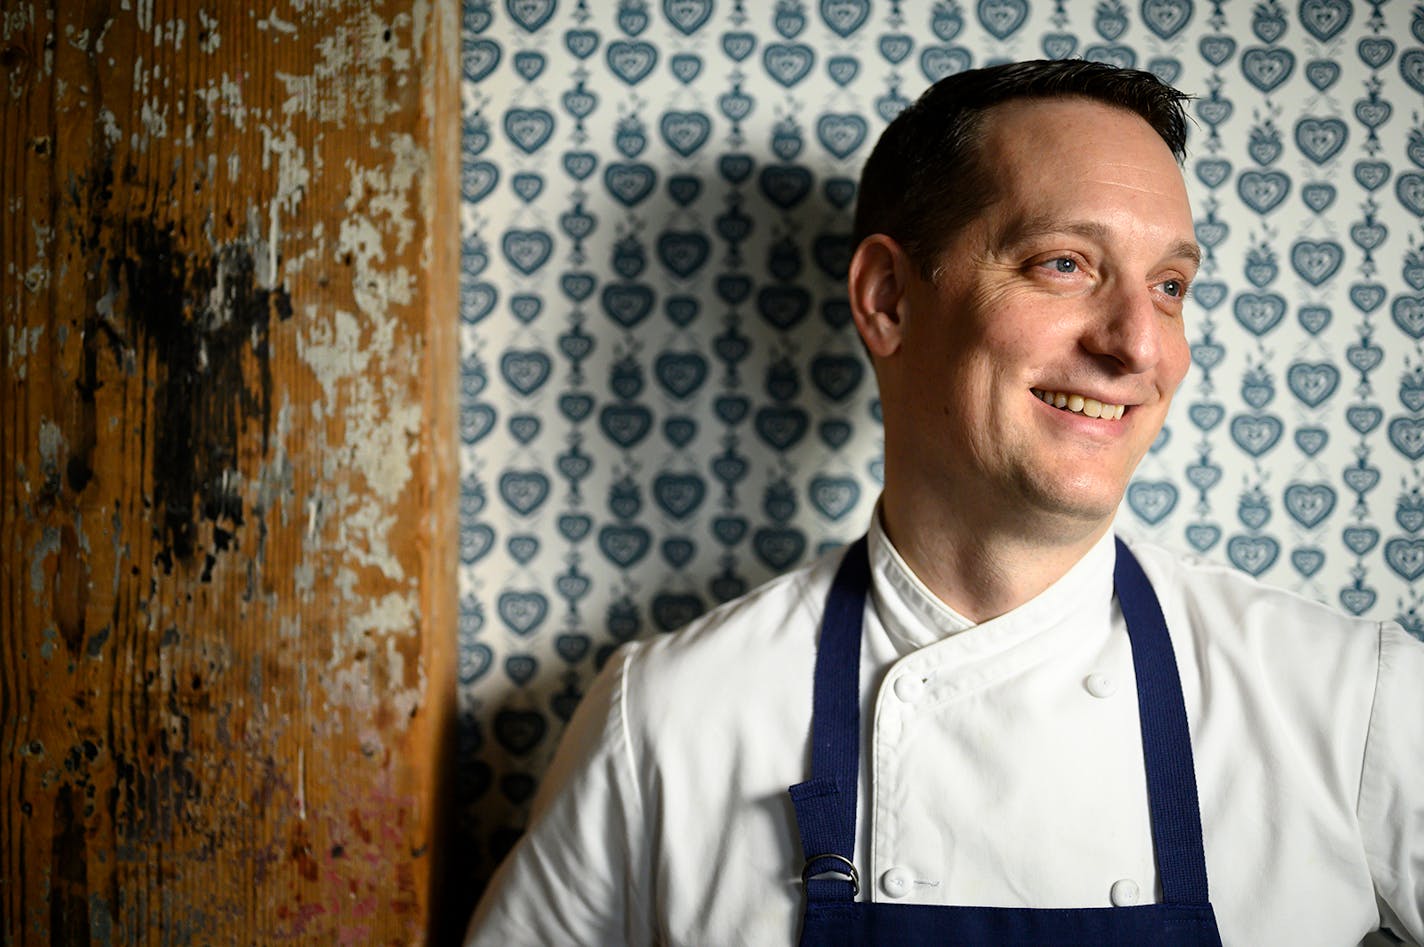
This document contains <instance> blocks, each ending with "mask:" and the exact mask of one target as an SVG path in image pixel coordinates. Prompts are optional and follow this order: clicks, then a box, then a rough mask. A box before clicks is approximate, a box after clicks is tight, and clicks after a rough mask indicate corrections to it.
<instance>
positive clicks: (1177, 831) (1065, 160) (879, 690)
mask: <svg viewBox="0 0 1424 947" xmlns="http://www.w3.org/2000/svg"><path fill="white" fill-rule="evenodd" d="M1181 98H1182V97H1181V95H1180V94H1179V93H1177V92H1176V91H1175V90H1173V89H1171V88H1169V87H1167V86H1165V85H1163V84H1161V83H1160V82H1158V81H1157V80H1156V79H1155V78H1153V77H1152V76H1150V75H1148V74H1146V73H1140V72H1133V71H1127V70H1117V69H1113V68H1110V67H1107V66H1102V65H1098V64H1093V63H1085V62H1079V61H1073V62H1037V63H1018V64H1011V65H1007V66H998V67H992V68H989V69H982V70H976V71H973V72H966V73H961V74H958V75H956V76H952V77H950V78H947V79H945V80H943V81H941V82H940V83H938V84H937V85H936V86H934V87H933V88H932V89H930V90H929V91H928V92H927V93H925V95H924V96H922V97H921V99H920V100H919V101H918V102H917V103H916V104H915V105H913V106H912V107H911V108H909V109H907V110H906V111H905V112H903V113H902V114H901V115H900V116H899V117H898V118H897V119H896V120H895V121H894V122H892V123H891V125H890V126H889V127H888V128H887V129H886V131H885V134H884V135H883V136H882V138H881V140H880V142H879V143H878V144H877V146H876V149H875V151H874V153H873V154H872V156H871V157H870V159H869V161H868V162H867V165H866V168H865V171H864V174H863V176H862V182H861V192H860V195H859V198H858V205H857V212H856V229H857V238H858V247H857V250H856V252H855V254H854V257H853V259H852V262H851V265H850V271H849V279H848V291H849V297H850V303H851V309H852V312H853V313H854V316H855V322H856V326H857V328H858V329H859V331H860V334H861V337H862V339H863V340H864V342H865V346H866V349H867V350H868V352H869V354H870V356H871V359H872V362H873V364H874V368H875V372H876V377H877V380H878V382H879V386H880V393H881V402H882V408H883V414H884V419H885V488H884V493H883V494H882V496H881V500H880V503H879V506H878V509H877V512H876V516H875V517H874V519H873V521H872V523H871V524H870V529H869V532H868V534H867V536H866V537H865V538H864V539H863V540H861V541H858V542H856V543H854V544H852V545H851V546H850V547H849V548H848V549H846V550H844V551H840V552H836V553H834V554H832V555H829V556H827V557H826V558H824V559H823V560H821V561H820V562H817V563H814V564H812V565H810V566H808V567H806V568H804V569H801V570H799V571H797V572H794V573H791V574H789V575H787V576H783V577H782V578H780V579H777V580H776V581H774V582H772V583H769V584H768V585H766V586H763V587H762V588H760V589H758V590H756V591H755V592H753V593H751V594H750V595H748V596H747V597H745V598H743V599H740V600H738V601H736V602H732V603H729V604H727V605H725V606H723V607H722V608H720V609H717V610H716V611H714V612H712V613H710V614H709V615H707V616H705V617H704V618H702V619H700V620H699V621H697V622H695V623H694V624H693V625H692V626H690V627H689V628H687V629H684V630H683V631H682V632H680V633H678V634H676V635H672V636H665V637H662V638H659V639H657V640H655V641H648V642H639V643H635V644H632V645H629V646H627V647H625V648H624V649H623V650H621V651H620V652H619V653H618V654H617V655H615V656H614V657H613V658H612V659H611V660H610V661H609V663H608V666H607V667H606V668H605V669H604V671H603V673H602V674H601V675H600V676H599V678H598V680H597V681H596V682H595V684H594V685H593V687H592V688H591V689H590V692H589V693H588V695H587V696H586V698H585V700H584V703H583V705H581V707H580V709H579V712H578V714H577V715H576V716H575V719H574V721H573V723H572V725H571V726H570V728H569V731H568V734H567V735H566V737H565V740H564V743H563V744H562V746H561V748H560V751H559V754H558V756H557V758H556V760H555V762H554V765H553V767H552V769H551V770H550V773H549V775H548V777H547V778H546V781H545V784H544V786H543V787H542V788H541V791H540V796H539V799H538V800H537V802H536V805H535V815H534V822H533V824H532V826H531V828H530V831H529V833H528V835H527V836H526V837H525V838H524V839H523V840H522V842H521V843H520V844H519V846H518V847H517V848H516V849H515V851H514V852H513V853H512V855H511V857H510V859H509V861H508V862H507V863H506V864H505V865H504V866H503V867H502V868H501V870H500V872H499V874H498V875H497V877H496V879H495V881H494V883H493V885H492V886H491V889H490V891H489V893H488V894H487V896H486V898H485V900H484V901H483V902H482V904H481V907H480V909H479V910H478V911H477V913H476V917H475V919H474V921H473V924H472V926H471V931H470V942H471V943H476V944H500V945H507V944H511V943H517V944H552V943H558V944H565V943H567V944H613V943H631V944H653V943H674V944H741V943H746V944H777V943H781V944H785V943H791V942H794V941H796V940H797V939H798V937H799V939H800V941H801V942H802V943H806V944H822V943H886V944H907V943H964V944H1009V943H1012V944H1028V943H1035V944H1036V943H1045V944H1047V943H1078V944H1110V943H1116V944H1154V945H1161V944H1217V943H1223V942H1224V943H1227V944H1251V945H1256V944H1267V943H1269V944H1291V945H1304V944H1322V945H1337V944H1353V943H1358V942H1360V941H1361V939H1362V938H1364V937H1366V935H1368V934H1369V933H1370V932H1371V931H1374V930H1376V929H1378V928H1380V927H1381V926H1384V927H1387V928H1388V929H1390V930H1392V931H1393V932H1394V933H1395V934H1397V935H1398V936H1400V937H1403V938H1408V939H1412V940H1414V941H1416V942H1417V941H1419V940H1420V938H1421V935H1424V918H1421V910H1422V909H1424V851H1421V834H1424V833H1421V825H1422V824H1424V763H1421V761H1424V687H1421V683H1424V647H1421V646H1420V644H1419V643H1418V642H1415V641H1414V640H1413V639H1411V638H1409V637H1408V636H1407V635H1406V634H1405V633H1404V632H1403V630H1402V629H1400V628H1399V627H1398V626H1397V625H1394V624H1388V623H1386V624H1380V623H1372V622H1365V621H1359V620H1355V619H1350V618H1347V617H1344V616H1342V615H1340V614H1338V613H1336V612H1334V611H1331V610H1329V609H1327V608H1325V607H1323V606H1320V605H1318V604H1315V603H1312V602H1308V601H1306V600H1304V599H1301V598H1298V597H1296V596H1293V595H1290V594H1288V593H1284V592H1280V591H1275V590H1270V589H1267V588H1266V587H1264V586H1261V585H1259V584H1257V583H1255V582H1253V581H1251V580H1249V579H1247V578H1245V577H1243V576H1242V575H1240V574H1239V573H1236V572H1234V571H1231V570H1229V569H1224V568H1221V567H1216V566H1211V565H1203V564H1189V563H1185V562H1183V561H1182V560H1181V559H1180V558H1179V557H1177V556H1175V555H1174V554H1172V553H1169V552H1167V551H1165V550H1162V549H1159V548H1156V547H1153V546H1151V545H1148V544H1145V543H1133V544H1132V545H1131V546H1129V545H1128V544H1125V543H1123V542H1122V541H1121V540H1119V539H1117V538H1116V537H1114V535H1113V534H1112V532H1111V527H1112V521H1113V516H1114V514H1115V512H1116V510H1117V507H1118V504H1119V503H1120V501H1121V499H1122V496H1123V492H1124V490H1125V489H1126V486H1127V483H1128V479H1129V477H1130V476H1131V475H1132V472H1133V470H1134V469H1135V468H1136V466H1137V464H1138V462H1139V461H1140V460H1141V458H1142V456H1143V454H1144V453H1145V452H1146V451H1147V449H1148V447H1149V445H1150V444H1151V443H1152V442H1153V440H1154V439H1155V438H1156V436H1157V433H1158V431H1159V430H1160V429H1161V426H1162V423H1163V419H1164V418H1165V416H1166V412H1167V409H1168V406H1169V404H1170V402H1171V398H1172V395H1173V393H1174V392H1175V391H1176V389H1177V386H1178V385H1179V384H1180V383H1181V381H1182V378H1183V376H1184V375H1185V373H1186V371H1187V367H1188V362H1189V357H1188V346H1187V342H1186V331H1185V328H1184V319H1185V318H1186V313H1185V311H1184V299H1185V297H1186V295H1187V290H1188V286H1189V285H1190V282H1191V280H1192V277H1193V276H1194V275H1195V273H1196V269H1197V265H1198V263H1199V260H1200V254H1199V251H1198V249H1197V245H1196V242H1195V240H1194V237H1193V222H1192V216H1191V211H1190V208H1189V205H1188V202H1187V196H1186V190H1185V187H1184V185H1183V180H1182V175H1181V171H1180V168H1179V161H1180V160H1181V158H1182V154H1183V150H1184V139H1185V121H1184V116H1183V112H1182V108H1181ZM788 787H789V788H790V792H789V795H788V792H787V788H788Z"/></svg>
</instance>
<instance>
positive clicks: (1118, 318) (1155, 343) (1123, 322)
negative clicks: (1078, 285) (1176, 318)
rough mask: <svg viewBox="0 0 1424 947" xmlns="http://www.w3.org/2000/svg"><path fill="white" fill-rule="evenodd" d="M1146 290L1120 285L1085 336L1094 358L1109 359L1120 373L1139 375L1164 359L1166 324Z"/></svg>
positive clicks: (1107, 300) (1106, 299) (1146, 288)
mask: <svg viewBox="0 0 1424 947" xmlns="http://www.w3.org/2000/svg"><path fill="white" fill-rule="evenodd" d="M1165 318H1166V316H1165V315H1164V314H1163V313H1161V312H1159V311H1158V309H1157V305H1156V303H1155V302H1154V301H1153V298H1152V290H1151V288H1150V287H1147V286H1141V285H1138V286H1127V285H1122V284H1119V285H1118V286H1116V287H1114V288H1113V289H1112V290H1111V291H1110V292H1109V293H1108V294H1107V296H1106V298H1105V299H1104V306H1103V308H1102V309H1100V310H1099V311H1098V313H1097V314H1096V317H1095V318H1094V319H1093V324H1092V325H1091V326H1090V327H1089V329H1088V331H1087V333H1085V339H1084V344H1085V346H1086V347H1087V348H1088V349H1089V351H1091V352H1092V353H1093V354H1095V355H1100V356H1103V357H1105V358H1109V359H1111V360H1112V361H1114V362H1116V363H1117V364H1116V365H1115V366H1113V367H1114V368H1115V369H1116V370H1118V371H1123V372H1127V373H1129V374H1134V375H1135V374H1140V373H1142V372H1145V371H1148V370H1150V369H1151V368H1153V367H1154V366H1156V364H1157V362H1158V361H1159V360H1160V359H1161V357H1162V332H1163V321H1164V319H1165Z"/></svg>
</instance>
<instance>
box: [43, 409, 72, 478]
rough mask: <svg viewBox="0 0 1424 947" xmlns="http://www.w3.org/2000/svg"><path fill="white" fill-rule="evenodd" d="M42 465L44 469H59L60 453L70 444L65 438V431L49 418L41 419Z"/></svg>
mask: <svg viewBox="0 0 1424 947" xmlns="http://www.w3.org/2000/svg"><path fill="white" fill-rule="evenodd" d="M39 446H40V467H41V469H43V470H51V469H53V470H58V469H59V454H60V451H62V450H65V449H66V448H67V447H68V446H69V445H68V444H67V443H66V442H65V440H64V431H63V430H61V429H60V426H59V425H58V424H55V423H54V422H53V421H51V420H50V419H49V418H44V419H43V420H41V421H40V445H39Z"/></svg>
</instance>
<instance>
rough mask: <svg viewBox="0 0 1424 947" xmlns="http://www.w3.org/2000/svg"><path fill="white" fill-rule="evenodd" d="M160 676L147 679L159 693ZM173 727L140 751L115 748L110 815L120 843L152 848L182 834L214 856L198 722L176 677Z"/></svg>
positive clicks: (170, 705)
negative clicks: (197, 749)
mask: <svg viewBox="0 0 1424 947" xmlns="http://www.w3.org/2000/svg"><path fill="white" fill-rule="evenodd" d="M160 686H162V685H160V684H159V682H158V680H157V679H152V680H145V690H146V691H149V692H153V691H156V690H157V689H158V688H159V687H160ZM163 689H164V690H166V691H167V700H166V705H167V709H168V714H167V719H168V720H169V722H170V723H169V726H167V727H164V728H163V729H160V730H158V731H157V732H156V733H154V734H152V735H151V736H150V738H149V740H148V741H147V743H145V744H144V745H143V746H142V747H141V748H138V749H137V751H136V752H135V751H130V752H119V751H117V750H116V751H115V752H114V769H115V775H116V777H117V778H116V780H115V786H114V788H113V789H111V790H110V792H109V813H110V816H111V817H112V818H113V820H114V825H115V828H116V829H117V832H118V836H119V839H120V841H121V842H124V843H136V844H138V845H140V846H152V845H155V844H162V843H164V842H169V841H172V840H173V839H174V838H175V837H176V836H177V834H178V831H179V829H181V830H182V835H183V837H184V838H185V839H187V840H189V841H194V840H201V841H202V845H201V847H200V848H199V850H198V853H199V856H202V855H203V854H204V853H206V854H211V853H212V852H213V851H214V850H215V849H216V847H217V837H216V835H215V834H214V833H213V832H212V831H210V829H209V827H207V826H206V825H205V824H204V822H203V814H204V813H203V809H202V806H201V803H202V801H203V787H202V785H201V784H200V783H199V782H198V777H197V775H196V774H195V773H194V772H193V770H192V768H191V764H192V763H193V752H192V730H193V724H192V719H191V717H190V716H189V714H188V713H187V712H186V711H185V709H184V706H183V704H182V703H181V702H180V701H179V685H178V681H177V679H176V678H175V677H174V676H172V675H170V676H169V677H168V679H167V686H166V687H164V688H163Z"/></svg>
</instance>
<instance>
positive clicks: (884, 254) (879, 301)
mask: <svg viewBox="0 0 1424 947" xmlns="http://www.w3.org/2000/svg"><path fill="white" fill-rule="evenodd" d="M913 273H914V271H913V268H912V264H911V263H910V258H909V256H908V255H907V254H906V253H905V251H904V249H903V248H901V246H900V244H898V243H896V242H895V241H894V240H893V239H892V238H890V237H887V236H886V235H885V234H883V233H877V234H871V235H870V236H868V237H866V238H865V239H864V240H862V241H861V242H860V246H858V247H856V248H855V254H854V255H853V256H851V258H850V270H849V272H848V274H847V277H846V289H847V292H848V293H849V295H850V311H851V315H852V316H854V317H855V327H856V329H857V330H858V331H859V332H860V337H861V338H862V339H863V340H865V347H866V348H867V349H869V350H870V354H871V355H873V356H875V357H877V358H887V357H889V356H890V355H893V354H894V353H895V352H896V351H897V350H898V349H899V348H900V342H901V339H902V336H903V332H904V325H903V315H902V310H903V303H904V302H905V295H906V293H907V291H908V290H909V281H910V280H911V279H912V278H913Z"/></svg>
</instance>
